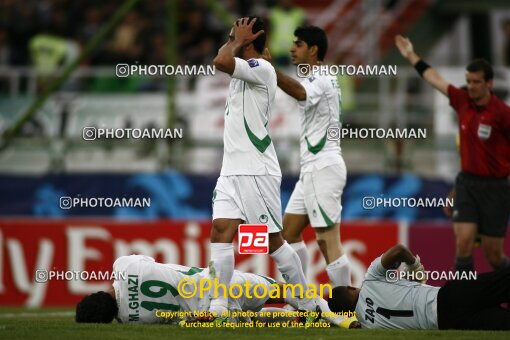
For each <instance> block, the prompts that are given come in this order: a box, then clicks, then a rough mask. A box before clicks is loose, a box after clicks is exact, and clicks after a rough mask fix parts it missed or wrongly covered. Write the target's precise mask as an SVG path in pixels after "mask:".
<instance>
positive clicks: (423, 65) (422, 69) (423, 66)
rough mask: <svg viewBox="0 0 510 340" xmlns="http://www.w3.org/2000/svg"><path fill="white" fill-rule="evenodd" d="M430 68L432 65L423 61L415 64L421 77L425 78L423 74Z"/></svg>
mask: <svg viewBox="0 0 510 340" xmlns="http://www.w3.org/2000/svg"><path fill="white" fill-rule="evenodd" d="M429 67H430V65H429V64H427V63H426V62H424V61H423V60H421V59H420V60H418V62H417V63H416V64H414V68H415V69H416V71H417V72H418V74H419V75H420V77H423V72H425V70H426V69H428V68H429Z"/></svg>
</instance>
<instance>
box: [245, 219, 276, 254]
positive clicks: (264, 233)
mask: <svg viewBox="0 0 510 340" xmlns="http://www.w3.org/2000/svg"><path fill="white" fill-rule="evenodd" d="M238 232H239V254H267V253H268V252H269V234H268V226H267V225H265V224H240V225H239V229H238Z"/></svg>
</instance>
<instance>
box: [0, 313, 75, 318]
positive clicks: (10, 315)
mask: <svg viewBox="0 0 510 340" xmlns="http://www.w3.org/2000/svg"><path fill="white" fill-rule="evenodd" d="M73 315H74V312H46V313H0V318H17V317H20V318H30V317H35V318H39V317H45V316H73Z"/></svg>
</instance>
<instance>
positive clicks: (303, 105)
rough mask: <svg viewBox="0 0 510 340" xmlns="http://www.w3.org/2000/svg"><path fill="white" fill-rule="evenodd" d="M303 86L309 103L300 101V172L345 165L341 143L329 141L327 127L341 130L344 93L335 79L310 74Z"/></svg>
mask: <svg viewBox="0 0 510 340" xmlns="http://www.w3.org/2000/svg"><path fill="white" fill-rule="evenodd" d="M301 85H302V86H303V87H304V88H305V90H306V100H303V101H299V102H298V104H299V105H298V106H299V113H300V119H301V136H300V149H301V171H302V172H312V171H313V170H314V169H317V170H318V169H322V168H325V167H327V166H329V165H333V164H342V163H343V159H342V154H341V149H340V143H339V140H328V128H340V127H341V126H340V114H341V111H340V110H341V109H340V102H341V93H340V86H338V81H337V79H336V78H335V77H333V76H327V75H319V74H311V75H309V76H308V77H307V78H305V79H303V81H302V82H301Z"/></svg>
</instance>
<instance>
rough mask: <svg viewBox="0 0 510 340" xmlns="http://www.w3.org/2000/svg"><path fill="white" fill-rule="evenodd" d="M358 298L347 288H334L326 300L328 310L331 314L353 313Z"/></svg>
mask: <svg viewBox="0 0 510 340" xmlns="http://www.w3.org/2000/svg"><path fill="white" fill-rule="evenodd" d="M357 302H358V298H357V297H356V296H355V295H354V294H353V293H352V290H351V289H349V287H344V286H340V287H335V288H333V290H332V292H331V297H330V298H329V300H328V306H329V309H331V311H332V312H333V313H343V312H349V311H351V312H354V310H355V309H356V303H357Z"/></svg>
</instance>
